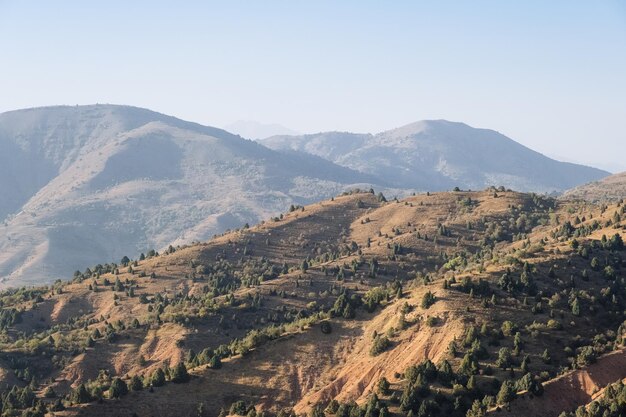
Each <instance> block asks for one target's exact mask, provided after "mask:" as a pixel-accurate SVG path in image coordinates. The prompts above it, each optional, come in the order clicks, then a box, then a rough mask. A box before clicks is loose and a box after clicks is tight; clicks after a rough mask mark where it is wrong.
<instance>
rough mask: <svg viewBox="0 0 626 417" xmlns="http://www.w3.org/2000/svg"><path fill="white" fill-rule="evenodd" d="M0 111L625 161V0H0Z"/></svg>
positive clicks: (624, 165)
mask: <svg viewBox="0 0 626 417" xmlns="http://www.w3.org/2000/svg"><path fill="white" fill-rule="evenodd" d="M0 47H1V48H2V58H3V65H1V66H0V112H4V111H8V110H14V109H19V108H26V107H36V106H45V105H56V104H69V105H73V104H90V103H117V104H128V105H134V106H141V107H146V108H149V109H152V110H156V111H160V112H162V113H166V114H171V115H174V116H177V117H180V118H182V119H186V120H190V121H195V122H199V123H203V124H207V125H213V126H220V127H224V126H228V125H229V124H232V123H233V122H235V121H237V120H253V121H258V122H263V123H266V124H273V123H278V124H281V125H284V126H286V127H288V128H290V129H292V130H295V131H299V132H307V133H308V132H319V131H327V130H341V131H354V132H371V133H376V132H380V131H383V130H387V129H391V128H395V127H398V126H401V125H404V124H407V123H411V122H414V121H417V120H422V119H448V120H454V121H461V122H464V123H467V124H469V125H472V126H474V127H484V128H490V129H494V130H498V131H499V132H501V133H503V134H505V135H507V136H509V137H511V138H513V139H514V140H516V141H518V142H520V143H522V144H524V145H526V146H528V147H531V148H533V149H535V150H537V151H539V152H542V153H544V154H546V155H548V156H552V157H556V158H559V159H561V160H567V161H574V162H580V163H586V164H590V165H594V166H597V167H600V168H604V169H608V170H610V171H620V170H626V162H625V161H624V159H623V155H624V154H626V134H625V133H624V132H626V77H624V76H623V74H626V4H625V3H623V2H619V1H607V2H602V3H599V2H593V3H591V2H583V1H555V2H549V3H546V2H540V1H530V2H520V3H518V4H510V3H508V2H507V3H506V4H505V3H504V2H496V1H477V2H471V3H468V2H448V1H444V2H430V3H426V2H409V1H406V2H394V3H393V4H392V5H390V4H389V3H383V2H373V1H346V2H341V3H338V2H331V1H320V2H308V3H303V2H297V3H291V2H281V1H273V0H272V1H267V2H262V3H261V2H258V3H254V2H242V1H229V2H185V3H184V4H176V5H174V4H173V3H167V2H160V1H159V2H148V1H137V2H132V4H129V2H121V1H111V2H106V3H102V4H98V5H94V4H85V3H84V2H78V1H66V2H63V7H61V6H60V5H59V3H50V4H46V3H38V2H33V1H7V0H0Z"/></svg>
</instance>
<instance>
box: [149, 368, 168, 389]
mask: <svg viewBox="0 0 626 417" xmlns="http://www.w3.org/2000/svg"><path fill="white" fill-rule="evenodd" d="M150 383H151V384H152V385H153V386H155V387H161V386H163V385H164V384H165V372H163V369H161V368H157V370H156V371H154V373H153V374H152V377H151V378H150Z"/></svg>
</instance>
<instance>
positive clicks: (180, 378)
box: [171, 362, 189, 384]
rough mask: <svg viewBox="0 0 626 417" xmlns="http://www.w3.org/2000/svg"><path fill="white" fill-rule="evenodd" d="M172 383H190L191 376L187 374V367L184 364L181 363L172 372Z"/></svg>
mask: <svg viewBox="0 0 626 417" xmlns="http://www.w3.org/2000/svg"><path fill="white" fill-rule="evenodd" d="M171 380H172V382H175V383H177V384H178V383H181V382H187V381H189V374H188V373H187V367H186V366H185V364H184V363H183V362H179V363H178V365H176V366H175V367H174V369H173V370H172V378H171Z"/></svg>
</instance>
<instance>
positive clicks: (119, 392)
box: [109, 378, 128, 398]
mask: <svg viewBox="0 0 626 417" xmlns="http://www.w3.org/2000/svg"><path fill="white" fill-rule="evenodd" d="M126 394H128V386H126V383H125V382H124V381H122V380H121V379H120V378H113V381H111V386H110V387H109V398H120V397H123V396H124V395H126Z"/></svg>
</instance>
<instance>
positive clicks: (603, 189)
mask: <svg viewBox="0 0 626 417" xmlns="http://www.w3.org/2000/svg"><path fill="white" fill-rule="evenodd" d="M563 198H565V199H580V200H588V201H594V202H595V201H603V202H606V201H617V200H621V199H623V198H626V172H622V173H619V174H615V175H611V176H610V177H606V178H603V179H601V180H600V181H594V182H591V183H589V184H584V185H581V186H578V187H575V188H572V189H571V190H568V191H567V192H565V193H564V194H563Z"/></svg>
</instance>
